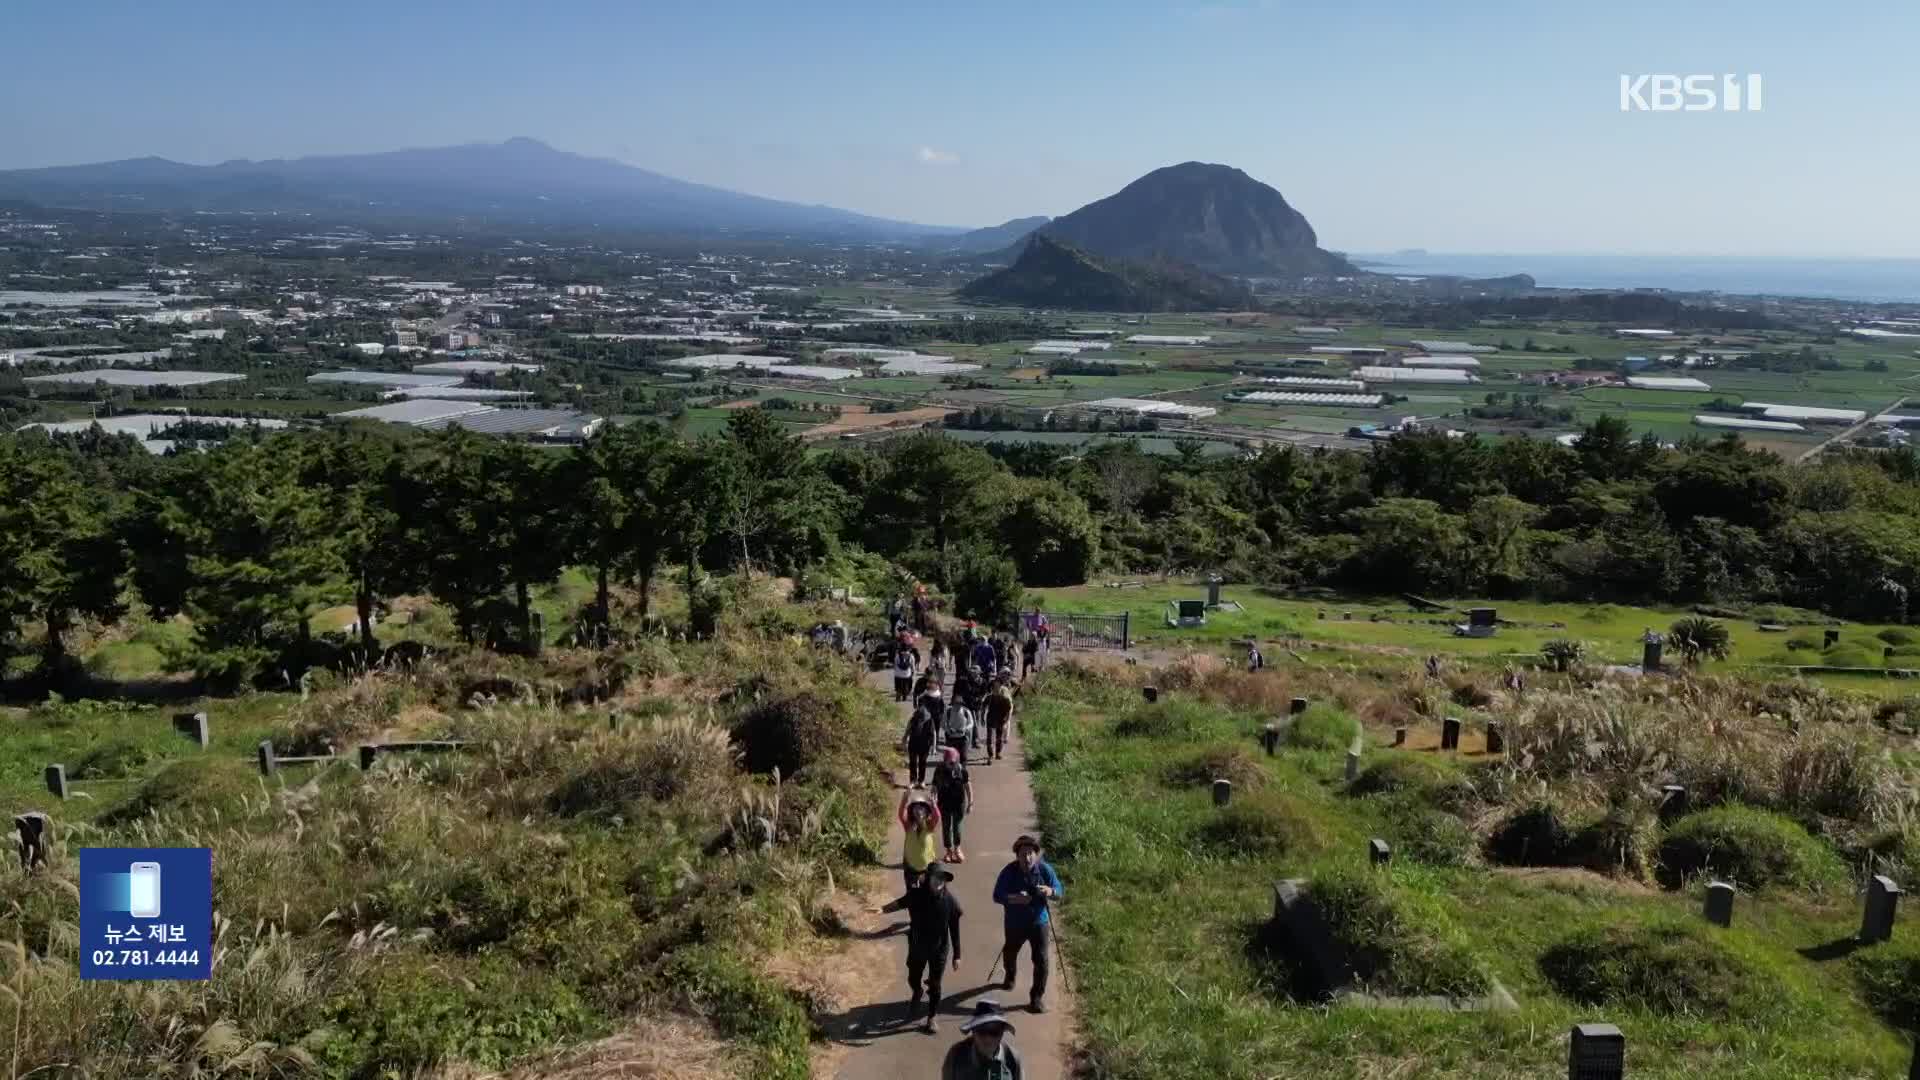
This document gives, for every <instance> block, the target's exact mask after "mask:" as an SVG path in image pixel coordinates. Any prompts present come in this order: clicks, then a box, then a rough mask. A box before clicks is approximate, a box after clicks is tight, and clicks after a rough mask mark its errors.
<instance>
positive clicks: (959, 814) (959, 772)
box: [933, 746, 973, 863]
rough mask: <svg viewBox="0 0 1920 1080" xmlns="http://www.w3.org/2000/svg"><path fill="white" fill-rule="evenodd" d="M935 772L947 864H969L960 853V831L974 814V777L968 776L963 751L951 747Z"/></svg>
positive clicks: (934, 782) (935, 797) (937, 802)
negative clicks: (969, 816)
mask: <svg viewBox="0 0 1920 1080" xmlns="http://www.w3.org/2000/svg"><path fill="white" fill-rule="evenodd" d="M941 754H942V760H941V762H940V764H939V765H937V766H935V767H934V770H933V798H934V802H935V804H937V805H938V806H939V808H940V839H941V841H942V843H943V845H944V846H945V848H946V861H947V862H956V863H962V862H966V861H967V855H966V852H964V851H962V850H960V830H961V826H962V824H963V823H964V822H965V821H966V820H967V815H968V814H970V813H972V812H973V778H972V777H970V776H968V775H967V763H966V762H965V761H963V760H961V757H960V751H958V750H955V749H954V748H953V747H951V746H949V747H947V748H946V749H945V750H944V751H942V752H941Z"/></svg>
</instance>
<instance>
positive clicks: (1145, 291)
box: [960, 232, 1253, 311]
mask: <svg viewBox="0 0 1920 1080" xmlns="http://www.w3.org/2000/svg"><path fill="white" fill-rule="evenodd" d="M960 295H961V296H964V297H967V298H968V299H973V300H993V301H998V302H1001V303H1009V304H1020V305H1022V306H1024V307H1045V308H1075V309H1079V310H1086V311H1238V310H1244V309H1246V308H1249V307H1251V306H1253V294H1252V293H1251V292H1250V291H1249V290H1248V289H1247V288H1246V286H1244V285H1241V284H1239V283H1237V282H1234V281H1231V280H1229V279H1227V278H1224V277H1221V276H1219V275H1217V274H1212V273H1208V272H1207V271H1205V270H1201V269H1199V268H1198V267H1194V266H1190V265H1187V264H1184V263H1180V262H1176V261H1174V260H1170V259H1164V258H1159V259H1152V260H1131V259H1114V258H1105V257H1101V256H1096V255H1092V254H1090V253H1088V252H1085V251H1080V250H1078V249H1076V248H1074V247H1072V246H1071V245H1068V244H1065V243H1062V242H1061V241H1059V240H1056V239H1054V238H1053V237H1051V236H1048V235H1047V234H1046V233H1045V232H1037V233H1034V234H1033V235H1032V236H1030V237H1029V238H1028V239H1027V242H1026V247H1025V248H1024V249H1023V250H1022V251H1021V253H1020V257H1019V258H1018V259H1016V260H1014V263H1013V265H1012V266H1009V267H1006V268H1005V269H1002V270H996V271H994V272H993V273H991V274H988V275H986V276H985V277H982V278H979V279H977V280H975V281H972V282H969V283H968V284H967V285H966V286H965V287H964V288H962V289H961V290H960Z"/></svg>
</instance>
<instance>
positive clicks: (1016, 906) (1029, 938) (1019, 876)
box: [993, 834, 1062, 1013]
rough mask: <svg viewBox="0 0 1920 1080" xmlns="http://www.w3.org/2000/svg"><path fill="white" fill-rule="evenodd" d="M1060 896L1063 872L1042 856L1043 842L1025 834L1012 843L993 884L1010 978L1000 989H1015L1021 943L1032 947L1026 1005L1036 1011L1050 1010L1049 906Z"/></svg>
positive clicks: (1002, 952) (1007, 978)
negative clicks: (1008, 857)
mask: <svg viewBox="0 0 1920 1080" xmlns="http://www.w3.org/2000/svg"><path fill="white" fill-rule="evenodd" d="M1061 896H1062V890H1061V888H1060V875H1058V874H1056V873H1054V872H1053V867H1052V866H1049V865H1048V864H1047V863H1046V861H1045V860H1043V859H1041V858H1040V841H1038V840H1036V839H1034V838H1033V837H1032V836H1029V835H1024V834H1023V835H1022V836H1021V837H1020V839H1018V840H1015V841H1014V842H1013V861H1012V862H1010V863H1008V864H1007V865H1006V866H1005V867H1004V868H1003V869H1002V870H1001V871H1000V876H999V878H998V879H996V880H995V881H994V883H993V902H994V903H996V904H999V905H1000V906H1001V907H1003V908H1005V909H1006V944H1005V945H1003V946H1002V949H1001V959H1002V960H1003V961H1004V962H1005V963H1006V966H1007V977H1006V980H1005V981H1004V982H1002V983H1001V984H1000V989H1002V990H1011V989H1013V983H1014V974H1015V972H1016V971H1017V970H1018V969H1017V967H1016V964H1017V963H1018V962H1019V959H1020V946H1022V945H1026V946H1029V947H1030V949H1031V952H1032V956H1033V991H1032V995H1031V996H1030V998H1029V999H1028V1003H1027V1004H1028V1007H1029V1008H1031V1009H1032V1010H1033V1011H1034V1012H1037V1013H1039V1012H1046V1011H1047V1001H1046V998H1047V972H1048V969H1049V964H1048V958H1047V939H1048V935H1049V932H1050V930H1051V926H1052V917H1051V915H1050V914H1049V913H1048V909H1049V908H1051V907H1052V906H1053V902H1054V901H1055V900H1058V899H1060V898H1061Z"/></svg>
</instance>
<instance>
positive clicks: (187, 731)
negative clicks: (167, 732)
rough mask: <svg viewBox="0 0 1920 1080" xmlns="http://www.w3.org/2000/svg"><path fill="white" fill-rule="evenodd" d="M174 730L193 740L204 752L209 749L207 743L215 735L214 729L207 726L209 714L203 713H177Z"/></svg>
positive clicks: (174, 718)
mask: <svg viewBox="0 0 1920 1080" xmlns="http://www.w3.org/2000/svg"><path fill="white" fill-rule="evenodd" d="M173 730H175V731H177V732H179V733H180V734H182V735H185V736H186V737H187V738H189V739H192V740H193V741H194V742H195V743H197V744H199V746H200V749H202V750H205V749H206V748H207V743H208V741H209V739H210V737H211V736H212V734H213V731H212V728H210V727H209V726H208V724H207V714H206V713H203V712H188V713H175V714H174V715H173Z"/></svg>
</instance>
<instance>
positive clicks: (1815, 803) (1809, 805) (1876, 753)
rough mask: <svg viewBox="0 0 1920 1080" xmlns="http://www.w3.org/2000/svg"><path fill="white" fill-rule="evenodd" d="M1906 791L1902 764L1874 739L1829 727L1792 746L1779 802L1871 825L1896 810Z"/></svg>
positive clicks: (1800, 810) (1796, 809)
mask: <svg viewBox="0 0 1920 1080" xmlns="http://www.w3.org/2000/svg"><path fill="white" fill-rule="evenodd" d="M1900 789H1901V778H1900V775H1899V768H1898V766H1896V765H1895V764H1894V763H1893V762H1892V760H1891V759H1889V758H1888V757H1887V755H1886V754H1885V753H1884V752H1883V751H1882V750H1881V748H1880V747H1879V746H1878V745H1876V744H1875V743H1874V742H1873V741H1872V740H1869V739H1866V738H1862V737H1860V736H1857V735H1854V734H1851V733H1840V732H1836V731H1833V730H1831V729H1825V730H1821V731H1818V732H1815V733H1812V734H1807V735H1802V736H1801V737H1800V738H1798V739H1795V740H1793V742H1792V743H1791V744H1790V745H1789V746H1788V748H1787V752H1786V755H1785V758H1784V759H1783V760H1782V762H1781V767H1780V793H1779V797H1778V798H1779V805H1780V807H1781V808H1782V809H1785V810H1790V811H1794V812H1797V813H1802V814H1820V815H1824V816H1828V817H1840V818H1846V819H1847V820H1849V821H1871V820H1876V819H1878V818H1880V817H1882V816H1883V815H1884V814H1886V813H1887V812H1888V811H1889V810H1890V809H1891V807H1892V806H1893V805H1894V804H1895V802H1896V801H1897V799H1898V798H1899V792H1900Z"/></svg>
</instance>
